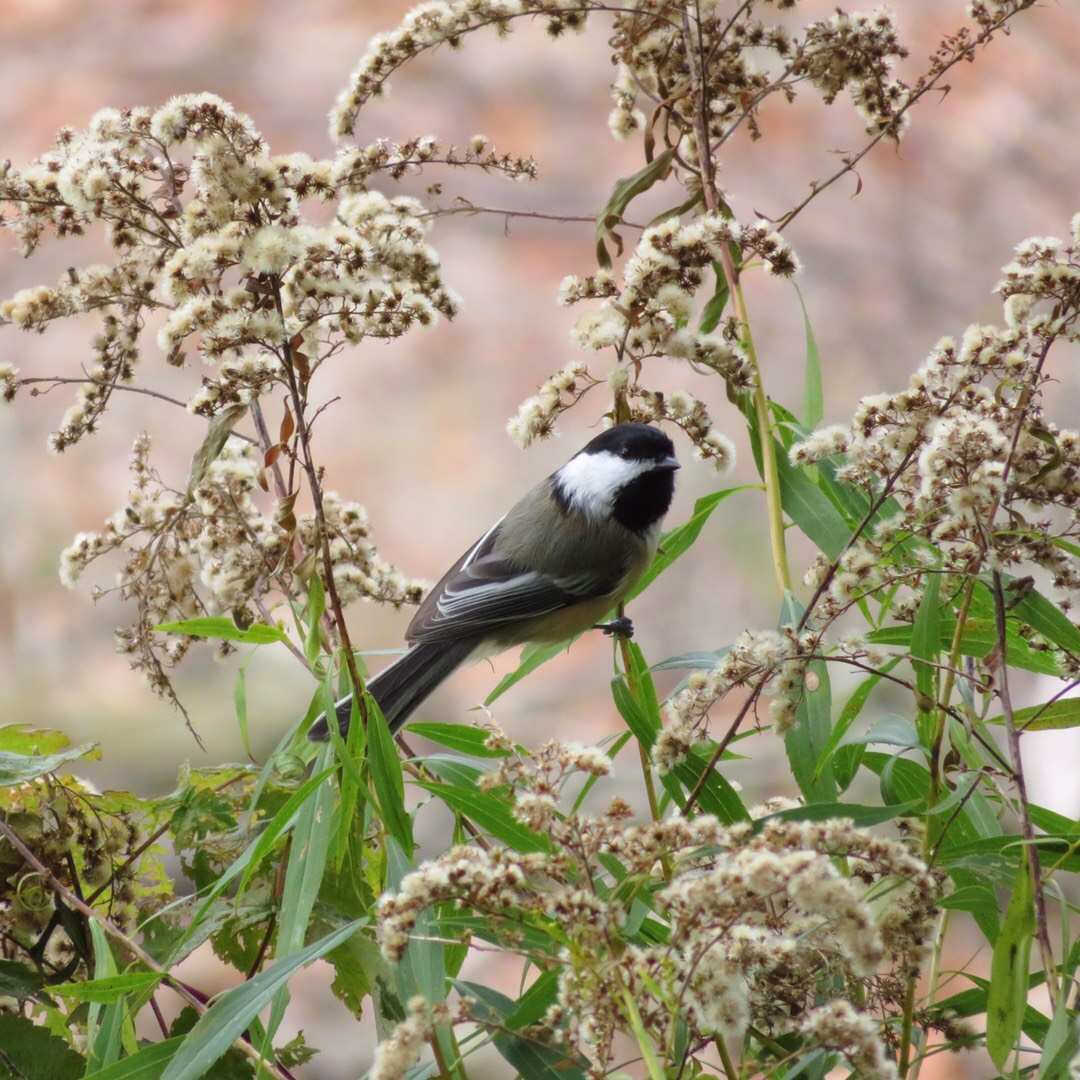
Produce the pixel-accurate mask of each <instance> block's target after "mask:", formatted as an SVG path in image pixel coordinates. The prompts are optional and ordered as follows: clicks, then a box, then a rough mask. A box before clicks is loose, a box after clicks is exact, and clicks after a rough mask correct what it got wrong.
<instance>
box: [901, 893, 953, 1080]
mask: <svg viewBox="0 0 1080 1080" xmlns="http://www.w3.org/2000/svg"><path fill="white" fill-rule="evenodd" d="M948 926H949V910H948V908H946V909H945V910H944V911H943V912H942V913H941V918H940V919H939V920H938V928H937V933H936V934H935V935H934V950H933V952H932V953H931V954H930V976H929V985H928V986H927V990H926V1005H927V1007H929V1006H931V1005H933V1003H934V997H935V995H936V994H937V988H938V985H937V984H938V979H939V978H940V977H941V953H942V949H943V948H944V945H945V932H946V930H947V929H948ZM925 1060H926V1053H925V1051H924V1052H923V1053H921V1054H919V1055H918V1057H916V1058H915V1061H914V1062H913V1063H912V1065H911V1071H910V1074H909V1080H919V1070H920V1069H922V1063H923V1062H924V1061H925Z"/></svg>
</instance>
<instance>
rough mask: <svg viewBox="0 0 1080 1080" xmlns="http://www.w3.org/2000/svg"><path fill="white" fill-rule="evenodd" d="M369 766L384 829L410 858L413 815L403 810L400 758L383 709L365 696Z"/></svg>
mask: <svg viewBox="0 0 1080 1080" xmlns="http://www.w3.org/2000/svg"><path fill="white" fill-rule="evenodd" d="M366 701H367V710H368V765H369V767H370V768H371V782H372V784H373V786H374V788H375V797H376V799H378V802H379V811H380V814H379V816H380V818H381V819H382V823H383V824H384V825H385V826H386V830H387V832H389V833H390V835H391V836H392V837H393V838H394V839H395V840H396V841H397V842H398V843H399V844H400V845H401V846H402V848H403V849H404V851H405V853H406V854H407V855H408V856H409V857H410V858H412V853H413V850H414V849H415V847H416V844H415V842H414V841H413V831H412V818H411V817H410V816H409V812H408V810H406V809H405V780H404V778H403V777H402V775H401V758H399V757H398V752H397V746H396V745H395V744H394V737H393V736H392V735H391V734H390V728H389V727H387V724H386V720H385V719H384V717H383V714H382V710H381V709H380V708H379V706H378V705H377V704H376V703H375V699H374V698H372V697H370V696H368V697H367V698H366Z"/></svg>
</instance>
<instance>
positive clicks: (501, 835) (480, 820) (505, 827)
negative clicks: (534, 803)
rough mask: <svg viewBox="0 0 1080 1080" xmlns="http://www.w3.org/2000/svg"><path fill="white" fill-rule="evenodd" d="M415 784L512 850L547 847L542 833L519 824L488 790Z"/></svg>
mask: <svg viewBox="0 0 1080 1080" xmlns="http://www.w3.org/2000/svg"><path fill="white" fill-rule="evenodd" d="M419 786H420V787H422V788H423V789H424V790H425V791H429V792H431V794H432V795H434V796H435V797H436V798H438V799H441V800H442V801H443V802H444V803H446V805H447V806H449V807H450V809H451V810H453V811H454V812H455V813H458V814H462V815H464V816H465V817H467V818H468V819H469V820H470V821H471V822H472V823H473V824H474V825H476V826H478V827H479V828H481V829H483V830H484V831H485V832H488V833H490V834H491V835H492V836H494V837H495V839H496V840H501V841H502V842H503V843H504V844H506V845H507V847H512V848H513V849H514V850H515V851H548V850H550V848H551V844H550V842H549V841H548V838H547V837H546V836H542V835H541V834H540V833H537V832H533V830H532V829H530V828H528V827H527V826H525V825H522V824H521V822H520V821H518V820H517V818H515V817H514V815H513V814H512V813H511V812H510V807H509V806H508V804H507V803H506V802H504V801H503V800H502V799H500V798H499V797H498V796H497V795H494V794H493V793H491V792H488V791H479V790H477V789H476V788H475V787H462V786H458V785H457V784H431V783H426V782H424V783H420V784H419Z"/></svg>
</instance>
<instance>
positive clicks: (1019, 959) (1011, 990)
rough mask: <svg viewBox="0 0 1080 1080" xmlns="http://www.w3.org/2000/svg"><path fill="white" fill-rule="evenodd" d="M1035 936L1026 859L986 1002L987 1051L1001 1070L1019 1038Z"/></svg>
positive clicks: (1018, 874) (1018, 872) (997, 947)
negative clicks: (1032, 944) (1032, 941)
mask: <svg viewBox="0 0 1080 1080" xmlns="http://www.w3.org/2000/svg"><path fill="white" fill-rule="evenodd" d="M1034 935H1035V900H1034V895H1033V893H1032V889H1031V875H1030V873H1029V871H1028V865H1027V859H1021V860H1020V865H1019V866H1018V867H1017V870H1016V881H1015V883H1014V885H1013V891H1012V896H1011V897H1010V898H1009V906H1008V909H1007V910H1006V912H1005V921H1004V922H1003V923H1002V925H1001V933H1000V934H998V939H997V942H996V943H995V945H994V956H993V959H992V961H991V964H990V989H989V991H988V993H987V1000H986V1049H987V1050H988V1051H989V1053H990V1057H991V1060H992V1061H993V1062H994V1064H995V1065H996V1066H997V1067H998V1068H999V1069H1002V1070H1003V1069H1004V1068H1005V1061H1006V1059H1007V1058H1008V1056H1009V1054H1010V1053H1011V1052H1012V1050H1013V1049H1014V1048H1015V1047H1016V1044H1017V1040H1018V1039H1019V1038H1020V1028H1021V1025H1022V1023H1023V1019H1024V1009H1025V1007H1026V1005H1027V992H1028V963H1029V960H1030V956H1031V940H1032V938H1033V937H1034Z"/></svg>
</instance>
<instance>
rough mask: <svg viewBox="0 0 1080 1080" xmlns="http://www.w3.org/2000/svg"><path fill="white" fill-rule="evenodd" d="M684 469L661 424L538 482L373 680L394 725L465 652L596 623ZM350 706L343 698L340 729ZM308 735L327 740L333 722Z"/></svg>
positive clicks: (625, 581) (630, 432)
mask: <svg viewBox="0 0 1080 1080" xmlns="http://www.w3.org/2000/svg"><path fill="white" fill-rule="evenodd" d="M678 467H679V463H678V461H677V460H676V459H675V447H674V446H673V445H672V443H671V440H670V439H669V438H668V437H667V436H666V435H665V434H664V433H663V432H662V431H658V430H657V429H656V428H654V427H649V426H648V425H647V424H619V425H617V426H616V427H612V428H609V429H608V430H607V431H605V432H603V433H602V434H600V435H597V436H596V438H595V439H593V440H592V441H591V442H589V443H588V444H587V445H586V446H585V448H584V449H583V450H580V451H578V453H576V454H575V455H574V456H573V457H572V458H571V459H570V460H569V461H568V462H567V463H566V464H565V465H563V467H562V468H561V469H559V470H557V471H556V472H554V473H552V474H551V476H549V477H547V479H545V480H542V481H541V482H540V483H539V484H537V485H536V487H534V488H533V489H532V490H531V491H530V492H529V493H528V494H527V495H526V496H525V497H524V498H523V499H522V500H521V501H520V502H519V503H518V504H517V505H516V506H515V507H514V508H513V509H512V510H511V511H510V512H509V513H508V514H507V515H506V516H505V517H503V518H502V519H500V520H499V521H497V522H496V523H495V524H494V525H493V526H492V527H491V528H490V529H488V531H487V532H486V533H484V535H483V536H482V537H480V539H479V540H478V541H477V542H476V543H475V544H473V546H472V547H471V548H469V550H468V551H467V552H465V554H464V555H462V556H461V558H460V559H458V561H457V562H456V563H454V565H453V566H452V567H450V569H449V570H448V571H447V573H446V575H445V576H444V577H443V579H442V580H441V581H440V582H439V583H438V585H436V586H435V588H434V589H432V590H431V592H430V593H429V594H428V596H427V597H426V598H425V600H424V602H423V603H422V604H421V605H420V607H419V609H418V610H417V612H416V615H415V616H414V617H413V620H412V622H411V623H409V628H408V630H406V631H405V640H406V641H408V643H409V651H408V652H407V653H405V654H404V655H403V656H402V657H401V659H399V660H397V661H395V662H394V663H393V664H391V665H390V667H388V668H386V670H385V671H382V672H380V673H379V674H378V675H376V676H375V678H373V679H372V680H371V681H370V682H369V683H368V684H367V688H368V690H369V691H370V693H371V695H372V697H374V698H375V700H376V701H377V702H378V703H379V708H380V709H381V710H382V713H383V715H384V716H385V717H386V721H387V723H388V724H389V726H390V730H391V731H396V730H397V729H398V728H399V727H400V726H401V725H402V724H403V723H404V722H405V720H406V719H407V718H408V717H409V715H410V714H411V713H412V712H413V710H414V709H416V708H417V707H418V706H419V705H420V703H421V702H423V701H424V699H425V698H426V697H427V696H428V695H429V694H431V693H432V692H433V691H434V690H435V688H436V687H437V686H438V685H439V684H440V683H441V682H442V681H443V680H444V679H445V678H446V677H447V676H448V675H449V674H450V673H451V672H452V671H454V670H455V669H456V668H458V667H460V666H461V665H462V664H463V663H465V662H466V661H467V660H478V659H482V658H484V657H488V656H494V655H495V654H496V653H500V652H502V651H503V650H504V649H509V648H511V647H512V646H514V645H524V644H526V643H527V642H551V641H562V640H564V639H565V638H568V637H571V636H573V635H574V634H578V633H581V632H582V631H584V630H588V629H590V628H591V627H594V626H597V620H598V619H601V618H603V616H604V615H605V614H607V612H609V611H611V609H612V608H613V607H614V606H615V605H616V604H617V603H618V602H619V601H620V600H621V599H622V598H623V597H624V596H625V595H626V594H627V593H628V592H629V591H630V589H631V588H632V587H633V585H634V583H635V582H636V581H637V579H638V578H639V577H640V576H641V575H642V573H643V572H644V571H645V569H646V567H647V566H648V565H649V563H650V561H651V560H652V557H653V555H654V554H655V553H656V547H657V543H658V542H659V539H660V522H661V521H662V520H663V517H664V515H665V514H666V513H667V511H668V507H669V506H670V505H671V497H672V495H673V493H674V491H675V470H676V469H678ZM601 628H602V629H609V627H601ZM351 706H352V697H351V695H350V696H349V697H346V698H343V699H342V700H341V701H339V702H338V703H337V718H338V722H339V723H340V725H341V730H342V731H343V732H344V731H345V730H347V728H348V723H349V715H350V712H351ZM310 737H311V738H313V739H320V740H322V739H326V738H328V737H329V732H328V730H327V725H326V720H325V718H324V719H321V720H318V721H317V722H316V723H315V724H314V725H313V726H312V728H311V732H310Z"/></svg>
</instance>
